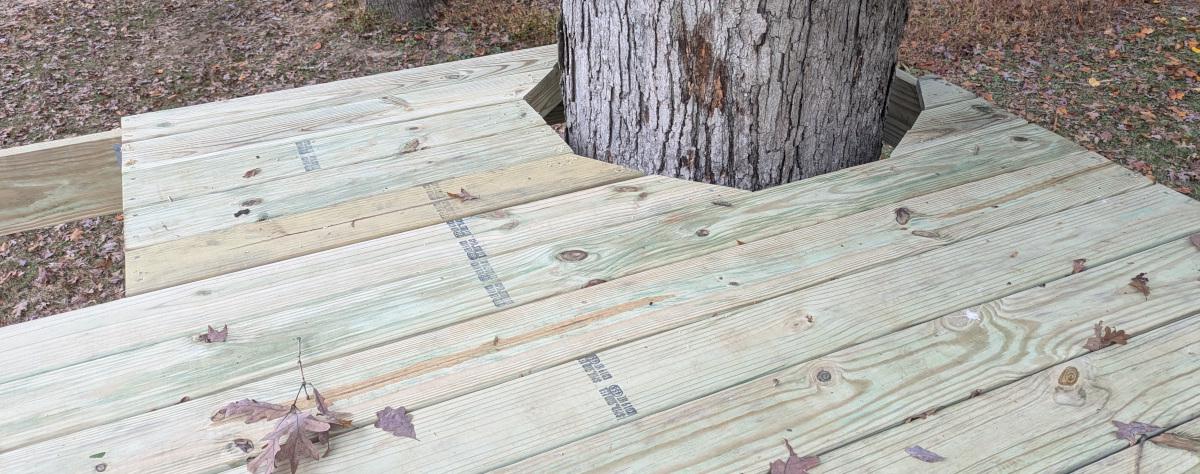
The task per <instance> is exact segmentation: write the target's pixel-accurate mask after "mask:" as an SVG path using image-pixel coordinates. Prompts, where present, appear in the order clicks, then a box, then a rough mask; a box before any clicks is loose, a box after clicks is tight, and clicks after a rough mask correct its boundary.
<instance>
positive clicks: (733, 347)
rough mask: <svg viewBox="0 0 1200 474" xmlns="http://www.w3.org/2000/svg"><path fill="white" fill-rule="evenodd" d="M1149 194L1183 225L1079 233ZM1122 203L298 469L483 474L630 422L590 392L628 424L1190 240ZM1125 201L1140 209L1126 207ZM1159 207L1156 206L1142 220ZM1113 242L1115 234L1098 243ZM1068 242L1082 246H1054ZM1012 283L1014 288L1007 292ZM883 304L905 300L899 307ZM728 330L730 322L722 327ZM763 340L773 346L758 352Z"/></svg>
mask: <svg viewBox="0 0 1200 474" xmlns="http://www.w3.org/2000/svg"><path fill="white" fill-rule="evenodd" d="M1151 193H1155V194H1157V195H1158V196H1162V197H1164V198H1168V197H1169V199H1168V200H1174V201H1175V202H1176V203H1177V204H1180V205H1182V206H1183V207H1184V208H1187V209H1189V212H1186V213H1184V214H1186V215H1188V216H1189V217H1188V219H1189V220H1191V221H1192V222H1190V223H1189V224H1187V225H1185V226H1183V227H1176V228H1174V229H1172V230H1169V231H1166V232H1163V233H1162V234H1158V235H1157V238H1153V239H1149V238H1148V239H1147V240H1145V241H1143V242H1139V243H1138V246H1137V247H1136V248H1131V247H1127V246H1124V245H1121V244H1117V245H1113V244H1111V243H1103V242H1102V241H1101V240H1095V241H1094V240H1092V238H1099V239H1102V240H1106V239H1112V238H1114V237H1115V236H1116V235H1126V234H1124V231H1123V230H1117V229H1116V228H1111V229H1110V230H1108V231H1102V230H1100V229H1099V228H1097V227H1092V226H1091V225H1088V224H1086V223H1087V222H1092V223H1098V222H1097V221H1098V220H1099V219H1097V212H1100V213H1102V214H1103V215H1108V212H1110V211H1118V212H1120V211H1130V210H1132V209H1131V208H1129V207H1126V206H1128V205H1133V206H1137V207H1140V206H1142V205H1143V204H1144V201H1143V200H1144V198H1147V197H1149V195H1150V194H1151ZM1123 197H1124V198H1125V199H1121V200H1120V203H1117V201H1118V199H1116V198H1113V199H1109V200H1108V201H1109V203H1108V204H1104V203H1099V204H1098V205H1093V206H1084V207H1081V208H1078V209H1076V210H1072V211H1066V212H1063V213H1059V214H1057V215H1054V216H1049V217H1048V218H1045V219H1040V220H1036V221H1032V222H1030V223H1028V224H1024V225H1019V226H1014V227H1010V228H1007V229H1005V230H1002V231H1000V232H998V233H996V234H995V235H992V236H989V237H988V238H987V239H976V240H972V241H968V242H964V243H962V244H959V245H952V246H950V247H948V248H946V249H942V250H938V251H932V252H929V253H926V254H922V255H920V256H917V257H913V258H909V259H904V260H900V261H899V262H896V264H895V265H884V266H880V267H876V268H873V269H869V270H866V271H863V272H859V273H855V274H852V275H850V276H847V277H843V278H840V279H838V280H834V281H833V282H830V283H828V284H825V285H820V286H817V287H814V288H812V289H810V290H804V291H800V292H796V293H791V294H789V295H785V296H782V297H779V298H776V299H772V300H769V301H767V302H765V303H763V304H760V305H755V306H753V307H750V308H747V309H745V310H738V311H733V312H731V313H729V314H728V316H727V317H728V318H732V319H726V316H725V315H720V316H718V317H716V318H709V319H706V320H705V321H703V322H701V323H698V324H696V325H691V326H686V327H684V328H681V329H678V330H676V331H672V332H671V333H664V334H662V335H661V336H655V337H650V338H646V339H642V340H636V342H634V343H631V344H625V345H622V346H618V347H616V348H612V349H609V350H602V351H600V352H598V353H597V355H598V357H599V359H600V360H601V361H603V364H604V365H605V366H606V367H607V370H608V371H609V372H611V374H612V379H610V380H607V381H604V382H602V383H600V384H593V383H592V381H590V380H589V378H588V375H586V373H585V371H584V370H583V369H582V368H581V367H580V364H579V363H578V362H575V361H571V362H568V363H566V364H563V365H560V366H555V367H554V368H551V369H546V370H542V371H538V372H534V373H532V374H525V375H524V376H523V377H521V378H517V379H514V380H511V381H509V382H506V383H504V384H501V385H498V386H495V387H491V388H488V389H483V390H479V391H476V392H472V393H470V394H467V395H464V396H462V397H459V398H455V399H452V400H449V401H447V402H444V403H440V404H437V405H434V406H432V407H428V408H424V409H417V410H416V411H415V414H414V417H415V419H416V420H418V423H420V424H421V426H422V427H423V428H424V433H425V434H424V435H423V436H422V439H421V441H420V442H419V443H406V442H403V440H397V439H396V438H395V437H392V436H391V435H388V434H386V433H383V432H381V431H379V430H373V429H359V430H354V431H352V432H350V433H349V434H346V435H342V436H341V437H339V438H338V442H339V444H338V446H339V450H337V451H335V452H333V453H331V454H330V457H329V458H328V459H326V460H325V462H324V463H310V464H308V465H307V467H306V469H307V470H309V471H310V472H333V471H341V470H347V469H349V470H365V471H374V470H390V469H403V468H406V467H409V466H416V467H415V469H417V470H422V471H429V472H446V471H460V470H470V471H477V470H489V469H494V468H497V467H500V466H503V465H506V464H508V463H511V462H514V461H517V460H520V459H522V458H524V457H527V456H529V455H533V454H537V453H540V452H543V451H545V450H547V449H552V448H553V447H555V446H557V445H561V444H562V443H564V442H569V441H572V440H576V439H580V438H582V437H586V436H589V435H592V434H595V433H597V432H599V431H603V430H604V429H607V428H611V427H613V426H617V425H620V424H623V423H624V422H627V421H629V420H630V419H631V418H635V417H625V418H615V417H614V416H613V411H612V410H610V409H609V407H608V406H606V403H605V400H604V397H602V396H601V395H600V394H599V393H598V392H597V389H598V388H600V387H606V386H609V385H610V384H616V385H619V386H620V389H621V390H622V392H623V393H624V394H625V395H626V396H627V398H628V400H629V401H630V402H631V403H632V404H633V405H634V406H635V407H636V410H637V413H638V414H639V415H641V416H644V415H647V414H651V413H654V412H657V411H660V410H663V409H667V408H670V407H674V406H677V405H679V404H680V403H683V402H686V401H688V400H692V399H695V398H698V397H701V396H705V395H708V394H710V393H713V392H714V391H717V390H720V389H723V388H726V387H729V386H732V385H735V384H737V383H740V382H742V381H745V380H748V379H752V378H755V377H760V376H762V375H764V374H766V373H769V372H771V371H773V370H778V368H780V367H781V366H782V364H788V363H789V360H787V359H790V358H792V357H796V358H798V360H807V359H812V358H814V357H820V356H821V355H824V354H827V353H829V352H832V351H833V350H836V349H837V348H840V347H845V346H847V345H851V344H855V343H859V342H864V341H867V340H869V339H872V338H876V337H879V336H882V335H884V334H888V333H890V332H893V331H897V330H900V329H903V328H906V327H909V326H911V325H913V324H916V323H920V322H924V321H928V320H931V319H933V318H936V317H937V316H940V315H943V314H946V313H948V312H951V311H956V310H961V309H963V308H969V307H972V306H975V305H977V304H980V303H983V302H986V301H990V300H992V299H995V298H999V297H1003V296H1006V295H1008V294H1012V293H1015V292H1018V291H1021V290H1024V289H1027V288H1032V287H1035V286H1037V285H1038V284H1041V283H1048V282H1049V281H1052V280H1054V279H1057V278H1059V277H1061V276H1062V275H1063V273H1062V272H1061V270H1059V269H1058V268H1060V265H1062V260H1061V257H1059V254H1061V253H1075V252H1086V253H1088V254H1090V255H1105V256H1104V257H1102V258H1101V260H1102V261H1109V260H1110V257H1116V256H1119V255H1123V254H1125V253H1124V252H1127V251H1129V250H1141V249H1144V248H1146V247H1145V246H1146V245H1149V246H1153V245H1156V244H1159V243H1162V242H1163V241H1165V240H1174V239H1179V238H1180V237H1181V236H1182V235H1185V233H1186V232H1191V231H1194V230H1195V229H1200V209H1196V207H1195V206H1196V205H1195V203H1194V202H1190V200H1189V202H1186V203H1185V202H1180V201H1178V200H1177V199H1186V198H1182V197H1180V196H1178V195H1175V194H1174V193H1172V192H1171V191H1169V190H1167V189H1165V188H1154V189H1152V190H1150V191H1147V192H1134V193H1130V194H1129V195H1128V196H1123ZM1134 200H1137V201H1143V203H1141V204H1134V203H1133V201H1134ZM1161 204H1163V203H1162V202H1159V203H1156V205H1155V207H1159V205H1161ZM1141 209H1143V210H1139V211H1135V212H1132V213H1122V214H1123V215H1126V216H1129V217H1132V216H1133V215H1140V216H1141V217H1140V218H1149V219H1150V220H1148V221H1142V222H1141V223H1140V224H1142V225H1139V227H1141V228H1158V229H1162V230H1166V229H1165V228H1162V227H1160V226H1161V225H1162V224H1168V225H1171V224H1173V223H1168V222H1167V221H1170V220H1172V219H1174V217H1176V216H1177V215H1178V214H1177V212H1178V211H1180V210H1181V209H1178V208H1177V209H1175V210H1173V211H1172V212H1171V215H1170V216H1168V215H1167V214H1158V217H1150V214H1157V213H1158V212H1159V211H1160V210H1152V209H1150V208H1148V207H1147V208H1141ZM1140 218H1135V219H1140ZM1107 220H1108V221H1109V222H1107V223H1104V224H1100V225H1101V227H1104V226H1107V225H1110V224H1116V223H1117V222H1113V220H1112V219H1107ZM1152 221H1153V223H1152ZM1125 224H1129V223H1128V222H1127V223H1125ZM1085 227H1086V229H1085ZM1185 229H1188V230H1185ZM1114 231H1115V232H1117V233H1116V234H1113V233H1111V232H1114ZM1083 234H1087V237H1084V236H1083ZM1076 237H1083V238H1084V240H1087V241H1089V242H1088V243H1086V244H1085V243H1083V242H1074V243H1071V244H1068V243H1067V242H1069V241H1073V240H1075V238H1076ZM1010 239H1012V240H1010ZM1008 242H1013V243H1014V244H1015V243H1018V242H1019V243H1020V245H1021V248H1022V249H1024V250H1026V251H1028V252H1030V253H1034V252H1036V253H1037V254H1038V255H1037V256H1033V257H1032V261H1030V260H1024V259H1022V258H1021V257H1020V256H1018V257H1015V259H1016V260H1017V261H1018V262H1017V263H1004V262H1006V259H1014V257H1010V256H1009V252H1010V250H1008V249H1009V248H1010V247H1009V246H1007V245H998V244H1004V243H1008ZM971 243H975V244H976V245H971ZM1081 244H1082V245H1081ZM1103 247H1108V248H1109V249H1110V250H1117V249H1120V250H1117V252H1115V253H1111V254H1110V253H1108V252H1105V251H1104V250H1102V248H1103ZM1043 252H1046V253H1043ZM1022 253H1024V252H1022ZM1037 260H1041V264H1038V263H1034V262H1035V261H1037ZM947 261H954V262H959V263H960V264H962V265H963V267H964V268H963V270H960V271H958V272H953V273H950V272H945V271H943V270H944V262H947ZM1008 261H1009V262H1011V260H1008ZM1010 265H1011V267H1012V268H1020V269H1021V271H1020V274H1019V275H1014V274H1013V273H1007V272H1001V273H997V272H995V269H996V268H997V267H1009V266H1010ZM1042 265H1046V266H1042ZM1051 266H1052V267H1053V268H1051ZM968 268H973V269H977V270H978V271H980V272H982V273H984V275H978V276H977V275H974V274H971V275H970V276H968V274H967V272H968V271H969V270H966V269H968ZM1035 269H1036V270H1035ZM1042 272H1045V273H1042ZM931 273H938V274H939V275H931ZM898 275H920V278H897V276H898ZM1017 277H1019V279H1018V278H1017ZM1013 279H1016V280H1017V281H1010V280H1013ZM895 295H904V298H903V299H900V298H897V297H896V296H895ZM772 315H774V316H775V317H774V318H772ZM809 315H811V316H813V318H814V322H813V323H807V320H806V316H809ZM733 319H739V320H738V321H736V322H731V321H732V320H733ZM706 330H707V332H706ZM789 333H793V334H795V333H800V334H801V336H799V337H797V338H793V339H788V338H784V337H781V335H784V334H789ZM702 334H707V337H703V336H702ZM1198 334H1200V333H1198ZM771 335H774V337H775V338H776V339H771V337H770V336H771ZM592 336H593V337H594V334H593V335H592ZM1193 337H1200V335H1196V336H1193ZM1172 348H1173V349H1179V347H1178V345H1172ZM751 354H756V355H755V356H751ZM1181 357H1190V356H1185V355H1182V351H1181V354H1180V355H1177V356H1176V357H1174V358H1172V360H1171V362H1173V363H1175V364H1178V363H1179V362H1180V361H1181V360H1182V359H1180V358H1181ZM792 360H797V359H792ZM1173 373H1179V372H1178V371H1174V372H1173ZM815 375H816V374H814V376H815ZM1196 383H1198V382H1197V381H1196V380H1192V381H1191V382H1190V384H1189V383H1186V382H1184V383H1182V384H1180V386H1179V388H1182V387H1184V386H1188V385H1194V384H1196ZM1170 393H1180V392H1178V391H1170ZM1195 393H1200V392H1195ZM1190 396H1192V397H1194V396H1195V395H1190ZM626 413H628V412H626ZM960 429H961V427H960ZM980 434H981V435H983V433H982V432H980ZM365 453H371V455H369V456H367V455H365ZM855 472H863V471H861V470H859V471H855Z"/></svg>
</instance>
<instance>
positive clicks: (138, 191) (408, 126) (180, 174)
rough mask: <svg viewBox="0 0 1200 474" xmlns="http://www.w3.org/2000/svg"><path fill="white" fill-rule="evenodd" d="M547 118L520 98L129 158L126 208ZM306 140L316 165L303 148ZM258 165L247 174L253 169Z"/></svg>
mask: <svg viewBox="0 0 1200 474" xmlns="http://www.w3.org/2000/svg"><path fill="white" fill-rule="evenodd" d="M538 125H544V122H543V121H542V120H541V118H540V117H539V116H538V115H537V114H536V113H535V112H534V111H533V109H531V108H529V106H527V105H525V104H524V103H523V102H521V101H514V102H505V103H501V104H497V105H492V106H485V107H480V108H472V109H466V110H461V111H454V112H450V113H445V114H440V115H434V116H432V117H426V118H424V119H419V120H411V121H404V122H398V123H393V124H384V125H379V126H375V127H368V128H353V127H351V128H348V129H336V130H329V131H325V132H318V133H312V134H307V135H300V136H297V137H292V138H291V139H288V140H277V141H269V142H262V143H254V144H250V145H246V146H243V147H239V148H237V149H235V150H231V151H227V152H217V153H212V154H209V155H205V156H202V157H197V159H194V160H188V161H184V162H180V163H170V164H169V165H165V166H164V165H159V166H153V165H150V164H148V165H144V166H143V165H139V164H132V165H129V166H126V167H125V169H124V174H123V181H124V185H125V201H124V202H125V209H126V210H132V209H136V208H139V207H144V206H147V205H150V204H154V203H159V202H163V201H175V200H179V199H184V198H187V197H191V196H197V195H202V194H210V193H214V192H220V191H226V190H230V189H236V188H242V187H246V186H248V185H252V184H258V183H262V182H266V181H273V180H277V179H281V178H287V177H290V176H298V175H301V174H304V173H305V172H306V171H308V172H311V171H317V170H327V169H330V168H337V167H340V166H346V165H351V164H356V163H362V162H366V161H371V160H377V159H392V158H398V157H401V156H403V155H404V154H408V153H412V152H415V151H419V150H425V149H429V148H436V147H441V146H448V145H452V144H456V143H459V142H462V141H465V140H470V139H473V138H479V137H484V136H488V135H495V134H499V133H505V132H511V131H514V130H518V129H525V128H530V127H534V126H538ZM304 147H307V149H308V150H311V151H309V152H308V154H309V155H311V157H312V164H315V165H316V166H315V169H312V170H310V169H308V168H312V167H313V166H311V165H310V166H307V167H306V163H305V161H304V158H305V157H304V156H303V155H305V154H304V153H301V148H304ZM252 169H255V170H258V171H257V172H256V173H255V174H254V175H253V176H250V177H246V173H247V171H249V170H252Z"/></svg>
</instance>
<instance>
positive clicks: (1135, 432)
mask: <svg viewBox="0 0 1200 474" xmlns="http://www.w3.org/2000/svg"><path fill="white" fill-rule="evenodd" d="M1112 424H1113V425H1114V426H1116V427H1117V431H1116V432H1115V433H1113V435H1115V436H1116V437H1118V438H1121V439H1123V440H1125V441H1128V442H1129V445H1130V446H1133V445H1135V444H1137V443H1138V441H1139V440H1140V439H1141V437H1142V436H1145V435H1148V434H1150V433H1154V432H1156V431H1162V428H1159V427H1157V426H1154V425H1152V424H1149V423H1142V422H1140V421H1133V422H1129V423H1121V422H1119V421H1117V420H1113V421H1112Z"/></svg>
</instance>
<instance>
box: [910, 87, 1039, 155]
mask: <svg viewBox="0 0 1200 474" xmlns="http://www.w3.org/2000/svg"><path fill="white" fill-rule="evenodd" d="M1025 123H1027V122H1025V120H1023V119H1021V118H1019V117H1017V116H1015V115H1012V114H1010V113H1008V112H1006V111H1004V110H1002V109H999V108H996V107H995V106H993V105H991V104H989V103H988V102H987V101H985V100H983V99H973V100H965V101H961V102H955V103H953V104H948V105H946V106H945V107H939V108H936V109H932V110H927V111H924V112H921V115H920V116H918V117H917V119H916V121H915V122H914V123H913V124H912V128H910V129H909V130H908V133H906V134H905V135H904V138H903V139H902V140H900V143H899V144H898V145H896V148H895V149H894V150H892V156H893V157H899V156H904V155H906V154H909V153H912V152H914V151H917V150H923V149H927V148H931V147H934V146H937V145H939V144H941V143H942V142H944V141H946V140H953V139H955V138H957V137H959V136H961V135H964V134H968V133H971V132H977V131H981V130H1003V129H1007V128H1011V127H1014V126H1020V125H1024V124H1025Z"/></svg>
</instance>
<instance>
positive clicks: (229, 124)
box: [121, 72, 544, 166]
mask: <svg viewBox="0 0 1200 474" xmlns="http://www.w3.org/2000/svg"><path fill="white" fill-rule="evenodd" d="M543 74H544V73H541V72H533V73H521V74H515V75H508V76H502V77H498V78H495V79H493V80H491V81H487V82H466V83H463V84H456V85H450V86H445V87H442V88H438V89H431V90H422V91H416V92H411V93H405V94H402V95H389V96H382V97H379V96H376V97H373V98H370V99H366V100H362V101H358V102H349V103H345V104H338V105H331V106H328V107H325V108H306V109H304V110H300V111H297V112H289V113H282V114H273V115H269V116H266V117H262V118H256V119H252V120H246V121H241V122H237V121H221V122H220V123H216V124H213V125H211V126H209V127H206V128H200V129H197V130H194V131H187V132H178V133H173V134H170V135H165V136H161V137H157V138H149V139H144V140H139V141H133V140H131V139H130V135H133V134H135V132H134V131H129V130H126V131H125V133H124V139H123V140H124V142H123V144H122V146H121V148H122V150H123V154H124V156H125V159H126V163H129V162H132V165H141V166H150V165H163V164H166V163H179V162H183V161H187V160H193V159H200V158H201V157H202V156H204V155H206V154H210V153H215V152H219V151H228V150H233V149H236V148H239V147H242V146H246V145H251V144H255V143H260V142H266V141H274V140H288V139H291V138H292V137H296V136H299V135H305V134H309V133H313V132H319V131H327V130H337V129H343V128H347V127H350V128H369V127H374V126H378V125H382V124H388V123H395V122H400V121H404V120H417V119H421V118H425V117H431V116H434V115H438V114H443V113H447V112H452V111H455V110H462V109H467V108H473V107H481V106H486V105H491V104H498V103H502V102H510V101H515V100H520V99H521V97H523V96H524V95H525V93H526V92H527V91H528V90H529V89H530V88H531V87H534V86H535V85H536V84H537V82H538V80H540V79H541V77H542V75H543Z"/></svg>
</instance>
